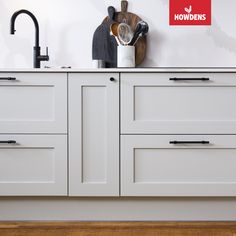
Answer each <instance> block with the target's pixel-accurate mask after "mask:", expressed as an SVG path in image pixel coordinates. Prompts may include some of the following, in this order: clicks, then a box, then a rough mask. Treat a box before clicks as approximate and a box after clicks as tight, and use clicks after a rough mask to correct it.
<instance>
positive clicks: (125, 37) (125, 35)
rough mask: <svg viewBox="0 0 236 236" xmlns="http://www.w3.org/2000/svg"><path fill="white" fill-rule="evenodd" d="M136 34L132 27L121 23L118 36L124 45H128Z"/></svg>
mask: <svg viewBox="0 0 236 236" xmlns="http://www.w3.org/2000/svg"><path fill="white" fill-rule="evenodd" d="M133 36H134V32H133V30H132V29H131V27H130V26H129V25H128V24H126V23H121V24H119V26H118V38H119V40H120V42H121V43H122V44H123V45H128V44H129V43H130V42H131V41H132V38H133Z"/></svg>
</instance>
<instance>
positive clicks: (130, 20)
mask: <svg viewBox="0 0 236 236" xmlns="http://www.w3.org/2000/svg"><path fill="white" fill-rule="evenodd" d="M127 8H128V1H124V2H123V1H122V2H121V9H122V11H121V12H116V13H115V18H114V20H115V22H118V23H123V22H124V21H125V22H126V23H127V24H129V25H130V27H131V29H132V30H133V31H134V30H135V27H136V25H137V23H138V22H139V21H142V19H141V18H140V17H139V16H137V15H136V14H134V13H131V12H127ZM104 21H105V22H108V21H109V17H106V18H105V19H104ZM146 49H147V39H146V36H144V37H141V38H140V39H139V40H138V41H137V43H136V45H135V61H136V65H140V64H141V63H142V62H143V60H144V58H145V55H146Z"/></svg>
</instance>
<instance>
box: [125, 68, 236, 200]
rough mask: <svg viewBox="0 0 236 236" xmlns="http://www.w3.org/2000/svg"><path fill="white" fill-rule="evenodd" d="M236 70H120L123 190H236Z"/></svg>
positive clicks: (204, 193) (213, 193) (216, 193)
mask: <svg viewBox="0 0 236 236" xmlns="http://www.w3.org/2000/svg"><path fill="white" fill-rule="evenodd" d="M234 107H236V73H208V72H204V73H203V72H201V71H199V72H198V73H191V72H188V73H181V72H172V73H168V72H167V73H122V74H121V134H122V135H121V195H122V196H236V174H235V168H234V166H235V164H236V151H235V150H236V136H235V134H236V110H235V109H234Z"/></svg>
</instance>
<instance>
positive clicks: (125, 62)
mask: <svg viewBox="0 0 236 236" xmlns="http://www.w3.org/2000/svg"><path fill="white" fill-rule="evenodd" d="M117 66H118V67H123V68H124V67H135V46H124V45H119V46H118V48H117Z"/></svg>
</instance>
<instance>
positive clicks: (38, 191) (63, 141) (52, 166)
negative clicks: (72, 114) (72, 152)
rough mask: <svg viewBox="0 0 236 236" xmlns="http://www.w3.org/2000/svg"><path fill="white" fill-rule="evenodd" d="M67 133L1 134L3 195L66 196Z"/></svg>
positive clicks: (0, 189) (1, 186) (0, 186)
mask: <svg viewBox="0 0 236 236" xmlns="http://www.w3.org/2000/svg"><path fill="white" fill-rule="evenodd" d="M66 147H67V136H66V135H0V196H66V195H67V148H66Z"/></svg>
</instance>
